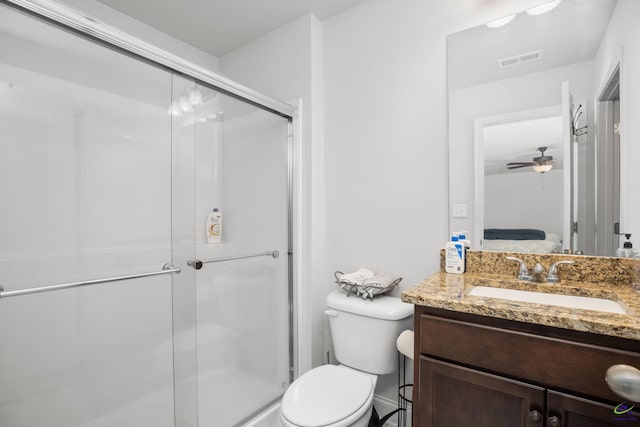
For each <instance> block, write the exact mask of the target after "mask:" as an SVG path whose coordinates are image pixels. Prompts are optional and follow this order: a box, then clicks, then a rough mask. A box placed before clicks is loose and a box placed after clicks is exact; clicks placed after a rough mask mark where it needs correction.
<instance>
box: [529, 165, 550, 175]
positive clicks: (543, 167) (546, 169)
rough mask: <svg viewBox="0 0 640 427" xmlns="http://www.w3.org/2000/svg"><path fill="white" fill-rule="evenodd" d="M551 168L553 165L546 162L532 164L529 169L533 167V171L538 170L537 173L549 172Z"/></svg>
mask: <svg viewBox="0 0 640 427" xmlns="http://www.w3.org/2000/svg"><path fill="white" fill-rule="evenodd" d="M551 168H553V165H550V164H547V165H533V166H531V169H533V170H534V171H535V172H538V173H545V172H549V171H550V170H551Z"/></svg>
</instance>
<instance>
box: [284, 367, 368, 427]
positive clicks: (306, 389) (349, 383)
mask: <svg viewBox="0 0 640 427" xmlns="http://www.w3.org/2000/svg"><path fill="white" fill-rule="evenodd" d="M373 394H374V381H373V378H372V376H371V375H369V374H366V373H364V372H359V371H356V370H355V369H351V368H348V367H346V366H336V365H322V366H319V367H317V368H314V369H312V370H310V371H309V372H307V373H305V374H303V375H302V376H300V377H299V378H298V379H297V380H295V381H294V382H293V383H292V384H291V385H290V386H289V388H288V389H287V391H286V393H285V394H284V397H283V398H282V406H281V413H282V416H283V417H284V418H285V420H286V421H287V422H288V423H290V424H291V425H295V426H305V427H320V426H330V425H334V424H337V423H339V424H340V425H349V424H351V422H353V421H355V420H357V419H358V418H360V417H361V416H362V415H363V414H364V413H366V412H367V411H368V409H369V407H370V406H371V401H372V400H373Z"/></svg>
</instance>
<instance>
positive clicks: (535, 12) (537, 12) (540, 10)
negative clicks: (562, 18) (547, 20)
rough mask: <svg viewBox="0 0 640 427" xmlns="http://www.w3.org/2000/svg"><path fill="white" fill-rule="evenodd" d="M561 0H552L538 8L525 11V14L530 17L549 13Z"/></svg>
mask: <svg viewBox="0 0 640 427" xmlns="http://www.w3.org/2000/svg"><path fill="white" fill-rule="evenodd" d="M561 1H562V0H553V1H550V2H548V3H544V4H541V5H540V6H536V7H533V8H531V9H528V10H527V14H528V15H531V16H537V15H542V14H543V13H547V12H551V11H552V10H553V9H555V8H556V6H558V5H559V4H560V2H561Z"/></svg>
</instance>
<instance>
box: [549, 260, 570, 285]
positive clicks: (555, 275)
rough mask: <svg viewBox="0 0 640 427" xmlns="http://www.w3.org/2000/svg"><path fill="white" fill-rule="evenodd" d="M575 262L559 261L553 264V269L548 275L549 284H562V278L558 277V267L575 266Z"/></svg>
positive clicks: (550, 269)
mask: <svg viewBox="0 0 640 427" xmlns="http://www.w3.org/2000/svg"><path fill="white" fill-rule="evenodd" d="M573 263H574V262H573V261H568V260H564V261H557V262H554V263H553V264H551V268H549V274H548V275H547V282H549V283H560V276H558V265H560V264H573Z"/></svg>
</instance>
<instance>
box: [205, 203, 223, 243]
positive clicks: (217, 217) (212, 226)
mask: <svg viewBox="0 0 640 427" xmlns="http://www.w3.org/2000/svg"><path fill="white" fill-rule="evenodd" d="M221 241H222V212H220V211H219V210H218V208H214V209H213V211H212V212H211V213H209V216H207V242H209V243H220V242H221Z"/></svg>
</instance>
